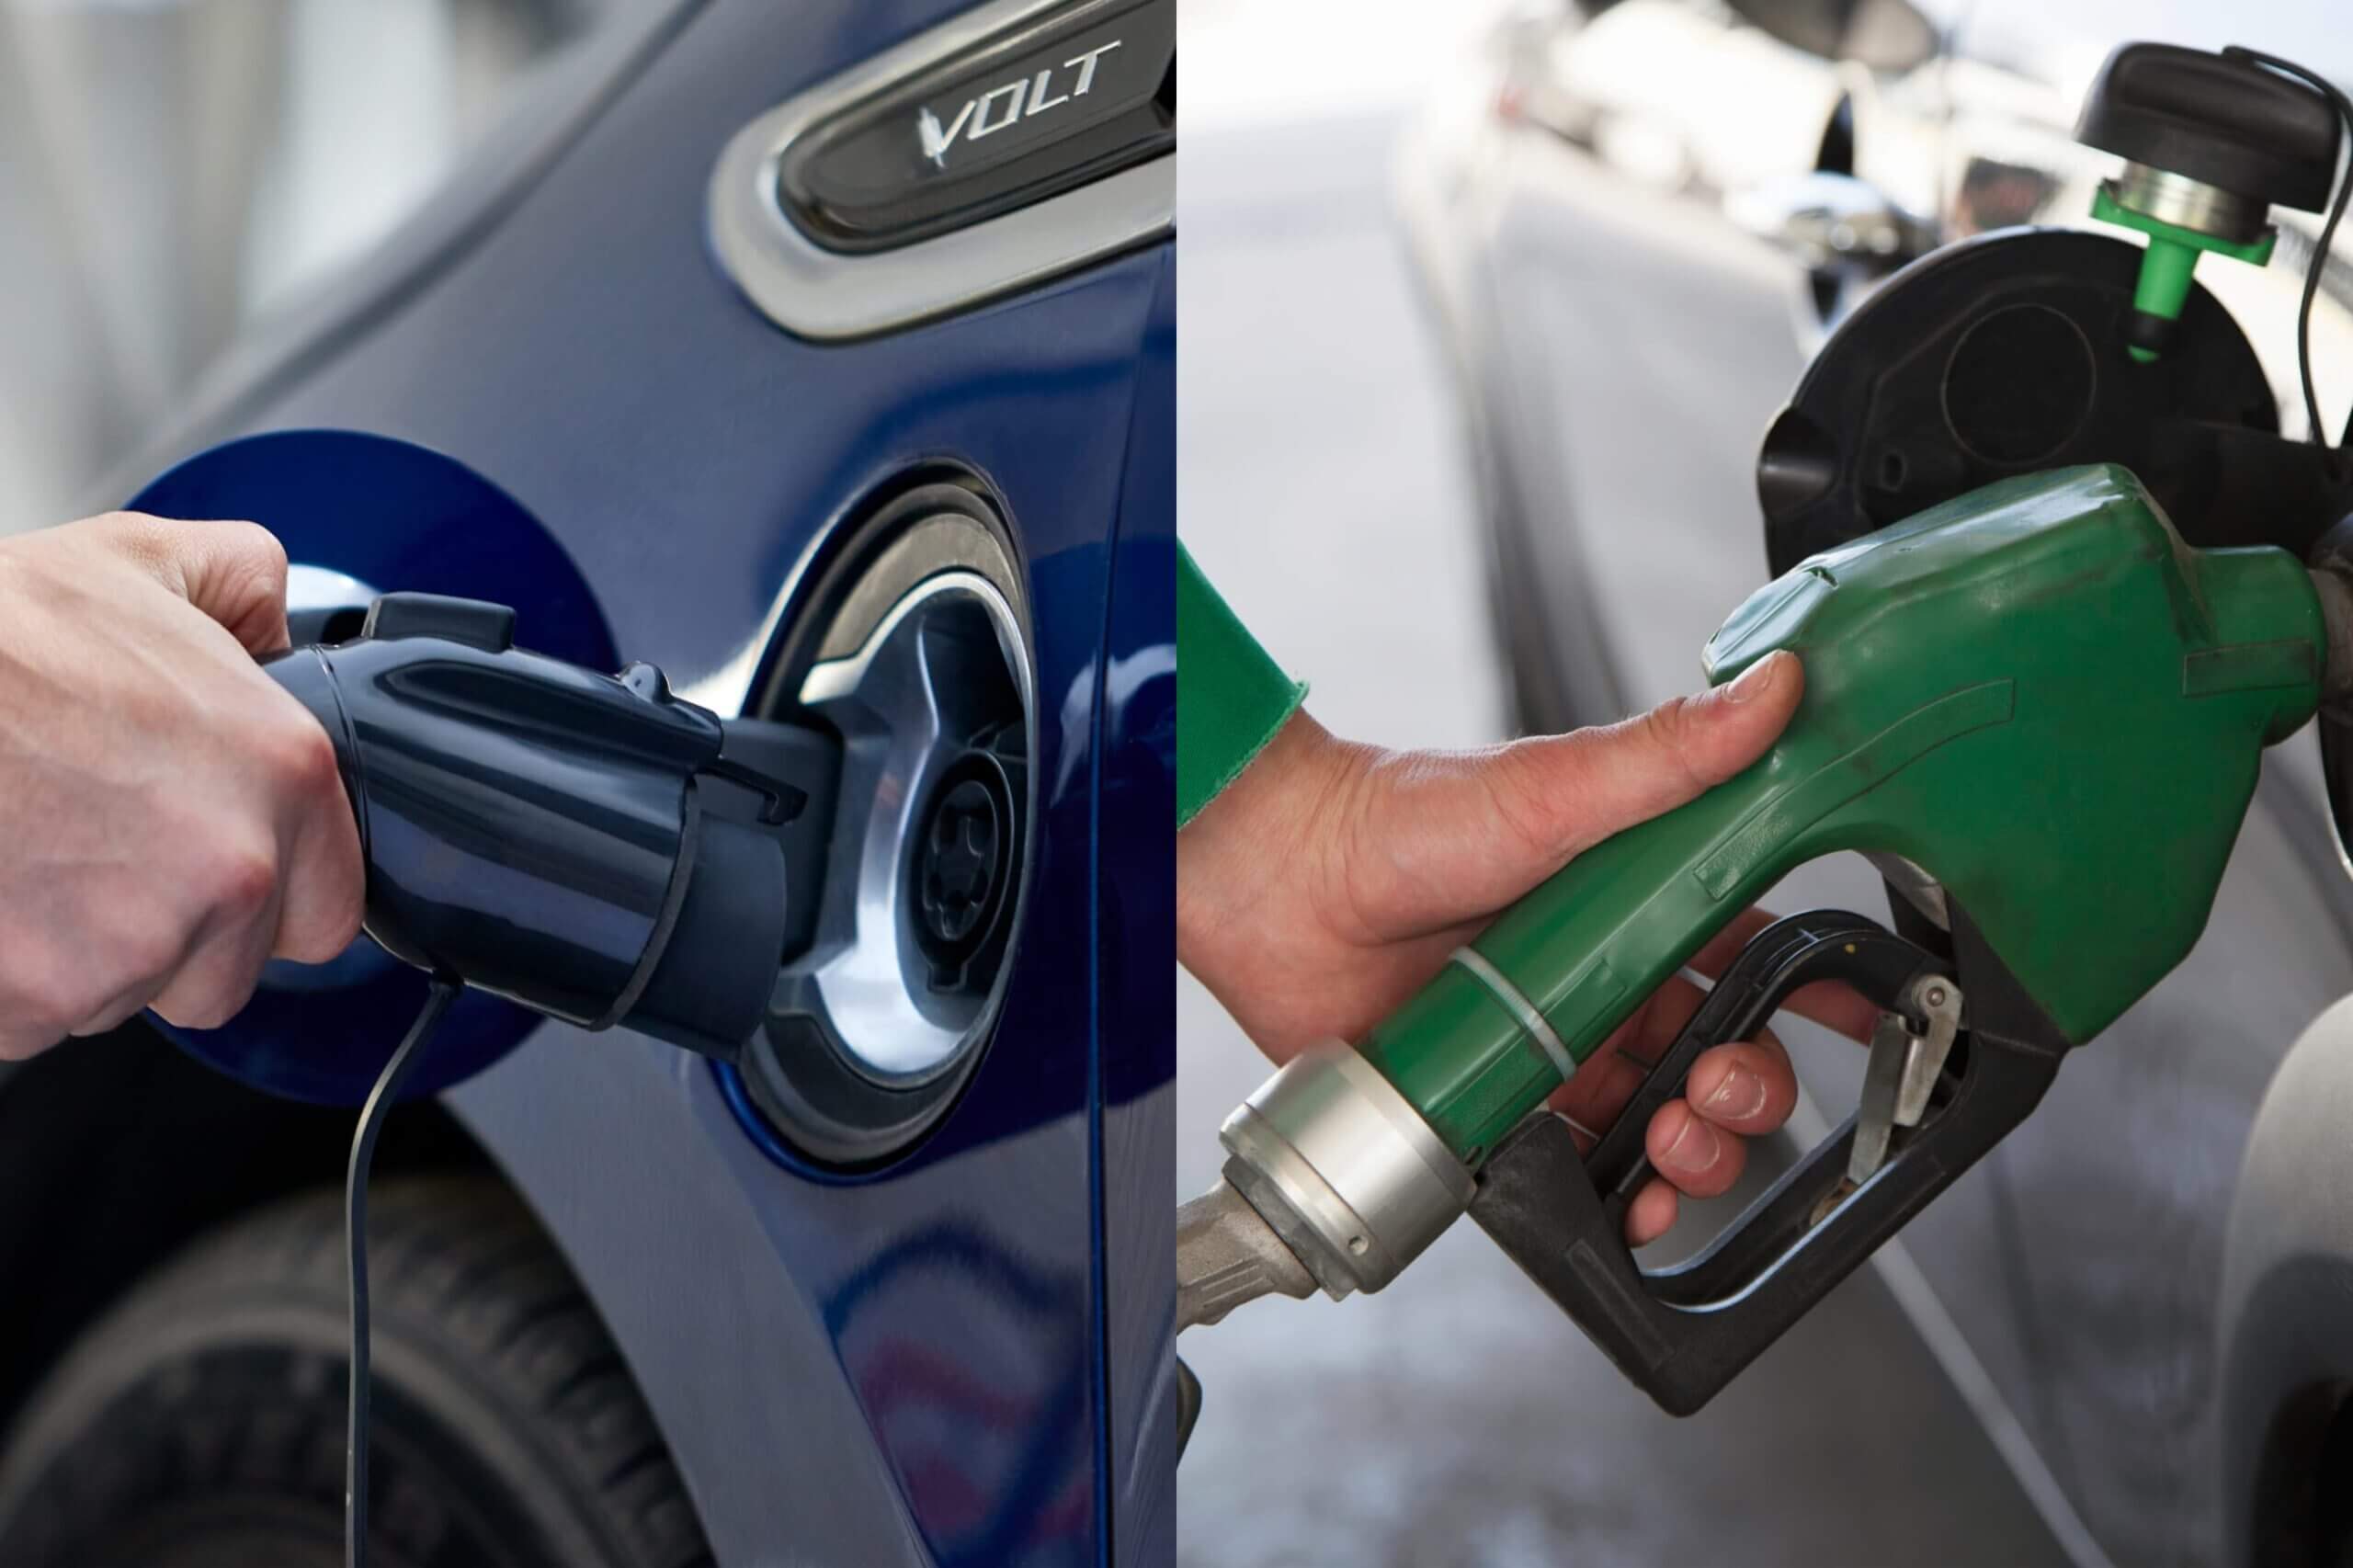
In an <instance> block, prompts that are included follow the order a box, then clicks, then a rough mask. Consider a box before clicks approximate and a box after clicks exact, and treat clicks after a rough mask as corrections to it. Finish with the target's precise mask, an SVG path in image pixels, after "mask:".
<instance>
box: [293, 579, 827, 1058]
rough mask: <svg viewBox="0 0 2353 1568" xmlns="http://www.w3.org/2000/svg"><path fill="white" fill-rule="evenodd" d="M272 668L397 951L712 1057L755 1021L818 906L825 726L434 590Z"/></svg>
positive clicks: (551, 1012) (549, 1011)
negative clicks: (323, 756)
mask: <svg viewBox="0 0 2353 1568" xmlns="http://www.w3.org/2000/svg"><path fill="white" fill-rule="evenodd" d="M266 667H267V670H268V673H269V674H270V675H271V676H273V677H275V678H276V679H277V680H278V683H279V684H280V685H281V686H283V687H285V688H286V689H287V690H288V691H289V692H290V693H291V694H292V695H293V696H294V697H295V698H296V699H298V700H300V701H301V703H302V704H303V706H304V707H305V708H307V709H308V710H310V712H311V714H312V716H313V718H315V719H317V720H318V721H319V722H320V724H321V725H322V726H323V727H324V729H325V730H326V732H327V733H328V735H329V737H330V738H331V739H332V740H333V741H334V743H335V760H336V765H337V767H338V768H339V769H340V770H341V773H342V776H343V782H344V788H345V790H346V791H347V793H348V795H349V796H350V798H351V804H352V812H353V815H354V817H355V819H356V821H357V823H358V828H359V839H360V847H361V852H362V855H363V857H364V858H365V861H366V866H367V877H368V892H367V913H366V927H367V930H368V934H369V936H371V937H374V938H375V939H376V941H377V942H378V943H380V944H381V946H382V947H383V948H384V949H386V950H387V951H389V952H391V953H392V955H393V956H394V957H396V958H399V959H401V960H404V962H407V963H410V964H414V965H415V966H416V967H417V968H419V969H423V970H426V971H428V972H432V973H436V974H441V975H455V976H457V977H459V978H461V979H462V980H464V981H465V983H468V984H470V985H472V986H475V987H477V988H479V989H482V990H484V991H488V992H491V993H493V994H497V995H500V996H505V997H506V998H508V999H510V1000H512V1001H515V1002H518V1003H520V1004H522V1005H523V1006H527V1007H529V1008H531V1009H532V1010H534V1011H536V1012H539V1013H542V1014H545V1015H546V1016H548V1017H554V1018H560V1019H562V1020H563V1021H565V1022H567V1023H571V1024H574V1025H577V1026H579V1027H580V1028H587V1029H602V1028H610V1027H612V1026H614V1025H616V1024H620V1025H626V1026H628V1027H629V1028H633V1029H636V1030H639V1031H641V1032H642V1033H645V1034H649V1035H653V1036H654V1037H655V1038H657V1039H661V1040H668V1041H670V1042H671V1043H672V1044H675V1045H680V1046H684V1047H686V1048H688V1049H689V1050H692V1051H700V1052H702V1053H704V1054H706V1055H710V1056H715V1057H719V1058H722V1059H724V1060H733V1059H735V1057H736V1056H737V1055H738V1053H739V1052H740V1051H741V1050H742V1048H743V1046H744V1044H745V1042H746V1041H747V1040H750V1039H751V1038H752V1037H753V1036H754V1035H755V1034H756V1032H757V1030H758V1029H759V1028H760V1026H761V1023H762V1021H763V1019H764V1018H765V1017H766V1013H767V1003H768V997H769V994H770V993H771V992H772V991H773V989H774V988H775V985H776V983H777V974H778V970H779V966H780V964H781V963H782V962H783V961H784V960H786V959H787V958H789V957H790V956H791V955H792V954H793V953H794V952H796V951H798V950H799V949H801V948H805V947H806V946H807V944H808V942H809V939H810V935H811V926H813V922H814V919H815V913H816V909H817V906H818V899H817V897H816V889H817V885H818V880H819V879H820V877H821V876H822V874H823V871H822V869H823V865H824V835H825V833H826V830H827V824H828V823H829V822H830V819H831V815H832V807H833V800H832V796H833V790H834V779H835V773H836V772H837V770H838V767H839V758H840V751H839V745H838V743H837V742H836V741H835V738H834V737H833V736H832V735H830V734H828V733H824V732H822V731H819V730H816V729H813V728H803V727H801V726H796V725H788V724H781V723H774V722H765V721H759V720H729V721H722V720H721V719H720V718H719V717H718V716H717V715H716V714H714V713H712V712H710V710H707V709H704V708H701V707H699V706H697V705H696V704H694V703H692V702H688V701H686V700H684V699H681V698H679V697H677V696H676V695H675V694H674V693H672V692H671V690H670V688H669V684H668V682H667V681H666V680H665V679H664V678H663V676H662V672H661V671H659V670H658V669H655V668H654V666H653V665H631V666H630V667H629V668H628V669H625V670H623V671H622V672H620V675H618V676H606V675H600V674H597V673H596V672H594V671H590V670H585V669H582V668H580V667H579V666H577V665H569V664H565V663H563V661H561V660H557V659H551V658H547V657H545V656H543V655H540V654H537V653H529V652H527V651H525V650H523V649H519V648H517V647H516V646H515V645H514V612H513V611H512V610H511V609H508V608H506V607H505V606H502V605H491V604H484V603H481V602H479V601H475V600H470V599H456V598H448V597H442V596H439V595H430V594H390V595H386V596H384V597H381V598H380V599H378V600H377V601H376V603H375V605H374V607H373V608H371V609H370V610H369V615H368V619H367V622H366V624H365V626H364V627H363V629H362V631H361V632H360V634H359V635H358V637H356V638H353V639H351V640H349V641H347V642H341V643H336V644H333V645H318V644H314V645H311V646H306V647H301V648H297V649H293V650H291V651H290V652H289V653H283V654H280V655H278V656H277V657H275V658H274V659H272V660H270V661H268V662H267V666H266Z"/></svg>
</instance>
